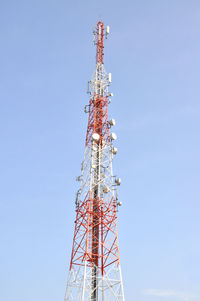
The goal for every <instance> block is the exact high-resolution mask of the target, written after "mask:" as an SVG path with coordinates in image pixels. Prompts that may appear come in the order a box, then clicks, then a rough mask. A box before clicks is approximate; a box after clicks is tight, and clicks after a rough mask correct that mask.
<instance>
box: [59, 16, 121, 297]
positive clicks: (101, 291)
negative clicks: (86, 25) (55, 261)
mask: <svg viewBox="0 0 200 301" xmlns="http://www.w3.org/2000/svg"><path fill="white" fill-rule="evenodd" d="M93 34H94V43H95V45H96V68H95V71H94V74H93V76H92V78H91V80H90V81H89V83H88V93H89V95H90V100H89V105H87V106H85V109H84V111H85V113H88V114H89V117H88V126H87V134H86V142H85V154H84V160H83V162H82V165H81V176H79V177H77V181H79V182H80V188H79V190H78V192H77V196H76V220H75V230H74V237H73V246H72V254H71V261H70V268H69V274H68V280H67V289H66V294H65V301H125V298H124V291H123V283H122V276H121V266H120V259H119V247H118V235H117V212H118V207H119V206H121V202H119V201H118V193H117V186H119V185H120V184H121V179H120V178H117V177H116V176H113V172H112V160H113V157H114V156H115V155H116V154H117V148H116V147H114V145H113V141H114V140H116V138H117V136H116V134H115V133H111V127H112V126H114V125H115V120H114V119H108V104H109V103H110V101H111V100H110V97H112V96H113V94H112V93H110V92H109V86H110V84H111V74H110V73H109V74H107V73H106V71H105V69H104V62H103V60H104V38H107V36H108V34H109V27H108V26H107V28H106V30H105V29H104V24H103V23H102V22H101V21H99V22H98V23H97V26H96V27H95V28H94V30H93Z"/></svg>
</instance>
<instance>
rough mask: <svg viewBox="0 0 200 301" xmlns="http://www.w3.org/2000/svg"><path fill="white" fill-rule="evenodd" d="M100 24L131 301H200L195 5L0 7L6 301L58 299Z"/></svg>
mask: <svg viewBox="0 0 200 301" xmlns="http://www.w3.org/2000/svg"><path fill="white" fill-rule="evenodd" d="M98 17H101V18H102V20H103V21H104V22H105V24H106V25H107V24H108V25H110V29H111V34H110V37H109V39H108V40H107V41H106V45H105V68H106V70H107V71H108V72H112V80H113V83H112V87H111V91H112V92H113V93H114V97H113V101H112V104H111V105H110V107H109V109H110V116H111V117H114V118H115V119H116V122H117V123H116V127H115V132H116V133H117V135H118V140H117V142H116V146H117V147H118V149H119V152H118V155H117V158H116V159H115V160H114V163H113V165H114V166H113V167H114V171H115V173H116V174H117V175H119V176H121V178H122V185H121V187H120V189H119V196H120V200H121V201H122V202H123V206H122V207H121V209H120V212H119V242H120V255H121V264H122V272H123V279H124V286H125V293H126V300H127V301H134V300H135V301H197V300H198V301H199V300H200V238H199V236H200V235H199V233H200V158H199V155H200V139H199V132H200V85H199V78H200V1H199V0H196V1H195V0H187V1H186V0H166V1H164V0H163V1H160V0H151V1H150V0H135V1H134V0H123V1H122V0H121V1H119V0H115V1H114V0H107V1H104V0H102V1H96V0H84V1H80V0H79V1H77V0H74V1H69V0H65V1H64V0H42V1H41V0H18V1H15V0H12V1H11V0H2V1H1V2H0V41H1V42H0V45H1V46H0V104H1V106H0V237H1V247H0V266H1V268H0V270H1V271H0V284H1V285H0V286H1V289H0V300H1V301H35V300H37V301H45V300H48V301H60V300H63V297H64V292H65V287H66V279H67V273H68V267H69V260H70V255H71V245H72V235H73V229H74V222H73V221H74V218H75V212H74V209H75V208H74V200H75V193H76V190H77V189H78V184H77V183H76V182H75V177H76V176H77V175H79V174H80V164H81V161H82V159H83V152H84V140H85V134H86V126H87V115H86V114H84V112H83V108H84V106H85V104H87V103H88V95H87V94H86V86H87V81H88V80H89V79H90V77H91V74H92V72H93V70H94V67H95V47H94V46H93V44H92V26H93V24H95V23H96V21H97V18H98Z"/></svg>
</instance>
